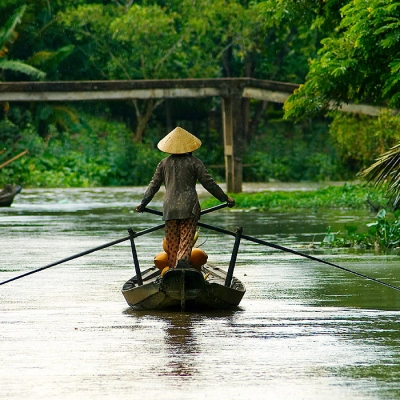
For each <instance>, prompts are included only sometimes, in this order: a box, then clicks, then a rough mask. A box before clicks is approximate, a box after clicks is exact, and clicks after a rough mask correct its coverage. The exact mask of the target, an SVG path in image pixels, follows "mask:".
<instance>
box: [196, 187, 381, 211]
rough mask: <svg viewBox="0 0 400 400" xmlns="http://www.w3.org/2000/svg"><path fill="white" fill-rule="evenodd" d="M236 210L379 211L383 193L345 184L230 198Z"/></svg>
mask: <svg viewBox="0 0 400 400" xmlns="http://www.w3.org/2000/svg"><path fill="white" fill-rule="evenodd" d="M233 196H234V198H235V201H236V204H237V208H240V209H244V210H246V209H247V210H257V211H274V212H281V211H297V210H300V209H303V210H304V209H308V210H323V209H335V208H336V209H357V210H367V209H372V210H379V209H381V208H383V207H387V205H388V204H387V202H388V199H387V197H386V195H385V191H383V190H381V189H376V188H374V187H371V186H370V185H365V184H359V183H356V184H352V183H345V184H343V185H340V186H329V185H328V184H327V186H326V187H324V188H321V189H318V190H310V191H262V192H255V193H236V194H235V195H233ZM217 204H218V200H215V199H213V198H209V199H207V200H204V201H203V202H202V208H208V207H212V206H215V205H217Z"/></svg>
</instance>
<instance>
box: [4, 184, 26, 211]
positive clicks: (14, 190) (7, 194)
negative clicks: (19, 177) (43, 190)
mask: <svg viewBox="0 0 400 400" xmlns="http://www.w3.org/2000/svg"><path fill="white" fill-rule="evenodd" d="M21 189H22V188H21V186H13V187H10V188H9V189H7V190H6V189H4V190H2V191H1V192H0V207H10V206H11V204H12V202H13V201H14V197H15V196H16V195H17V194H18V193H19V192H20V191H21Z"/></svg>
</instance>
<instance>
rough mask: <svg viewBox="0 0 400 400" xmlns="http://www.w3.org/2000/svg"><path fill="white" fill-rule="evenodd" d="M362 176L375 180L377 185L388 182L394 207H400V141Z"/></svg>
mask: <svg viewBox="0 0 400 400" xmlns="http://www.w3.org/2000/svg"><path fill="white" fill-rule="evenodd" d="M359 175H360V177H361V178H363V179H366V180H368V181H369V182H371V181H374V182H375V185H376V186H381V185H384V184H387V185H388V186H387V188H388V189H387V190H388V194H389V195H390V198H391V201H392V202H393V206H394V208H399V207H400V143H399V144H397V145H396V146H394V147H392V148H391V149H390V150H389V151H387V152H386V153H384V154H382V155H381V156H380V157H379V158H378V159H377V161H376V162H375V163H374V164H372V165H371V166H370V167H368V168H367V169H365V170H364V171H362V172H361V173H360V174H359Z"/></svg>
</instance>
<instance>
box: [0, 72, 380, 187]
mask: <svg viewBox="0 0 400 400" xmlns="http://www.w3.org/2000/svg"><path fill="white" fill-rule="evenodd" d="M298 87H299V85H296V84H291V83H285V82H275V81H268V80H259V79H252V78H216V79H165V80H132V81H73V82H69V81H57V82H1V83H0V101H8V102H13V101H18V102H25V101H26V102H67V101H88V100H90V101H93V100H126V99H151V98H154V99H155V98H158V99H160V98H165V99H174V98H201V97H215V96H217V97H221V98H222V121H223V137H224V155H225V177H226V185H227V190H228V191H229V192H233V193H238V192H241V191H242V181H243V179H242V178H243V172H242V171H243V153H244V135H243V132H244V129H243V116H242V100H243V99H244V98H252V99H256V100H262V101H268V102H273V103H284V102H285V101H286V99H287V98H288V97H289V96H290V95H291V94H292V93H293V91H294V90H295V89H297V88H298ZM341 111H344V112H354V113H362V114H368V115H378V113H379V108H377V107H373V106H369V105H362V104H359V105H355V104H345V105H343V106H342V107H341Z"/></svg>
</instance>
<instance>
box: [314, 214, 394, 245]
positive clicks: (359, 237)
mask: <svg viewBox="0 0 400 400" xmlns="http://www.w3.org/2000/svg"><path fill="white" fill-rule="evenodd" d="M366 227H367V231H366V232H359V229H360V227H359V226H358V225H353V224H351V225H345V229H346V231H345V232H341V231H338V232H331V230H330V228H328V232H327V233H326V235H325V237H324V239H323V240H322V242H321V247H353V248H361V249H375V250H388V249H396V248H400V210H398V211H396V212H395V213H394V214H393V215H389V214H388V213H387V212H386V210H384V209H382V210H380V211H379V212H378V214H377V216H376V221H374V222H371V223H369V224H367V225H366ZM364 228H365V227H364Z"/></svg>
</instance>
